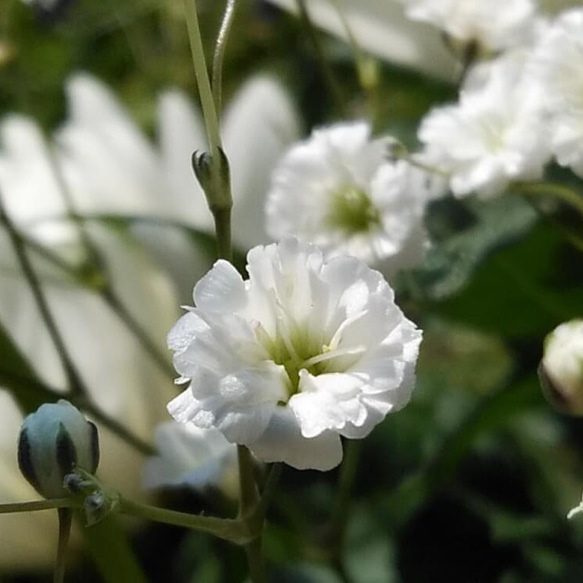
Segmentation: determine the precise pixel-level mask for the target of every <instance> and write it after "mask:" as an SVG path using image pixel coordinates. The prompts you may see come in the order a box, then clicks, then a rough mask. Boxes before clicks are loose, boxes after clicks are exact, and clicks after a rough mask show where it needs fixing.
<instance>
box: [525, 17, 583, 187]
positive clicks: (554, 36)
mask: <svg viewBox="0 0 583 583" xmlns="http://www.w3.org/2000/svg"><path fill="white" fill-rule="evenodd" d="M529 67H530V71H529V72H530V74H531V75H532V79H533V83H534V85H535V86H537V89H538V91H539V92H540V94H541V98H542V99H543V106H544V108H545V112H546V114H547V115H548V117H549V123H550V127H551V145H552V150H553V154H554V155H555V156H556V159H557V161H558V163H559V164H560V165H562V166H567V167H570V168H572V169H573V171H574V172H576V173H577V174H578V175H579V176H581V177H583V9H581V8H579V9H575V10H570V11H567V12H564V13H562V14H561V15H560V16H559V17H558V18H557V20H556V21H555V22H554V23H553V24H552V25H551V26H549V27H548V29H547V30H546V32H545V33H544V34H543V36H542V38H541V39H540V41H539V43H538V45H537V47H536V50H535V52H534V55H533V58H532V62H531V63H530V64H529Z"/></svg>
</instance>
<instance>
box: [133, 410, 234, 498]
mask: <svg viewBox="0 0 583 583" xmlns="http://www.w3.org/2000/svg"><path fill="white" fill-rule="evenodd" d="M155 440H156V449H157V451H158V455H157V456H155V457H153V458H151V459H150V460H149V461H148V462H147V463H146V465H145V466H144V472H143V486H144V488H149V489H150V488H161V487H165V486H189V487H192V488H197V489H201V488H205V487H207V486H212V485H218V484H219V483H220V482H221V479H222V477H223V474H224V473H225V470H227V469H228V468H229V467H231V468H232V467H233V466H236V461H237V448H236V447H235V446H234V445H233V444H231V443H229V442H228V441H227V440H226V439H225V438H224V437H223V434H222V433H221V432H220V431H219V430H218V429H214V428H211V429H201V428H200V427H197V426H196V425H193V424H192V423H178V422H176V421H167V422H165V423H161V424H160V425H159V426H158V427H157V428H156V437H155Z"/></svg>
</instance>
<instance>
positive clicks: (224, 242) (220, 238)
mask: <svg viewBox="0 0 583 583" xmlns="http://www.w3.org/2000/svg"><path fill="white" fill-rule="evenodd" d="M213 217H214V220H215V233H216V238H217V254H218V256H219V258H221V259H226V260H227V261H232V260H233V245H232V243H231V209H230V208H225V209H216V210H214V211H213Z"/></svg>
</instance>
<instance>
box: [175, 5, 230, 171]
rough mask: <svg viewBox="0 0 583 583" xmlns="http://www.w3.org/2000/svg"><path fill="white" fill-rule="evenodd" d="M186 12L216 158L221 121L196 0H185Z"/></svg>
mask: <svg viewBox="0 0 583 583" xmlns="http://www.w3.org/2000/svg"><path fill="white" fill-rule="evenodd" d="M184 8H185V13H186V24H187V27H188V39H189V41H190V50H191V53H192V61H193V63H194V73H195V75H196V82H197V84H198V93H199V95H200V102H201V105H202V113H203V116H204V122H205V126H206V133H207V138H208V141H209V149H210V152H211V154H212V156H213V158H214V159H215V160H217V159H219V158H220V149H221V147H222V146H221V135H220V133H219V122H218V117H217V110H216V108H215V101H214V99H213V92H212V89H211V84H210V81H209V76H208V71H207V67H206V60H205V56H204V49H203V46H202V39H201V36H200V27H199V24H198V14H197V12H196V0H184Z"/></svg>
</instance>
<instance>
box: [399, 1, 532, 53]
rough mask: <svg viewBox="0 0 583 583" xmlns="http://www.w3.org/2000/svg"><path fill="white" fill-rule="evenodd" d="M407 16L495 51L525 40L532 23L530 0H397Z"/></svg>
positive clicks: (454, 36)
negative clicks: (401, 4) (399, 0)
mask: <svg viewBox="0 0 583 583" xmlns="http://www.w3.org/2000/svg"><path fill="white" fill-rule="evenodd" d="M401 1H402V2H403V3H404V5H405V9H406V13H407V15H408V16H409V17H410V18H412V19H414V20H420V21H423V22H429V23H431V24H434V25H435V26H437V27H439V28H440V29H442V30H443V31H444V32H445V33H446V34H447V35H449V36H450V37H451V38H453V39H455V40H457V41H461V42H462V43H476V44H477V45H478V46H479V47H481V48H483V49H486V50H491V51H499V50H502V49H507V48H510V47H513V46H518V45H520V44H522V43H523V42H525V41H526V40H527V39H528V37H529V35H530V33H531V32H532V28H533V26H534V24H535V14H536V10H535V4H534V2H533V0H401Z"/></svg>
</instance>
